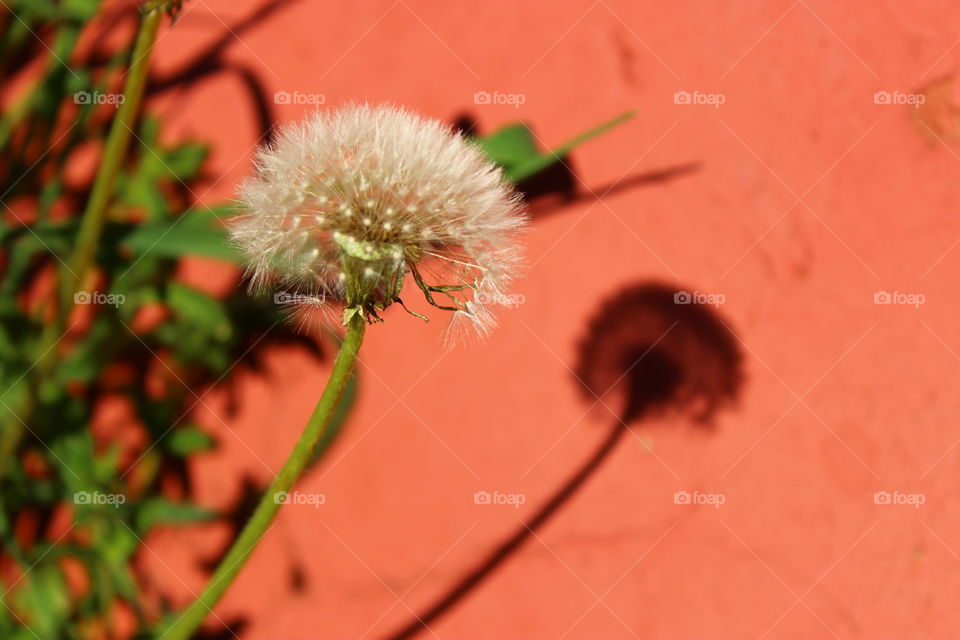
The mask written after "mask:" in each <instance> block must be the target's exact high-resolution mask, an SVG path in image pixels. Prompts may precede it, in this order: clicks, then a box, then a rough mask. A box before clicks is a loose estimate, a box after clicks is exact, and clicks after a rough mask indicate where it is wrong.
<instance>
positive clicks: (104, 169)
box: [59, 3, 164, 320]
mask: <svg viewBox="0 0 960 640" xmlns="http://www.w3.org/2000/svg"><path fill="white" fill-rule="evenodd" d="M163 9H164V4H163V3H155V4H154V5H153V6H152V7H150V8H148V9H147V10H146V14H145V15H144V17H143V21H142V22H141V23H140V31H139V33H138V34H137V42H136V44H135V45H134V47H133V54H132V57H131V59H130V68H129V69H128V70H127V77H126V80H125V81H124V83H123V97H124V100H123V104H121V105H120V107H119V109H117V117H116V118H114V120H113V123H112V124H111V125H110V133H109V134H108V135H107V142H106V145H105V146H104V148H103V158H102V159H101V161H100V166H99V168H98V169H97V175H96V177H95V178H94V180H93V188H92V189H91V191H90V199H89V200H88V201H87V208H86V209H85V210H84V212H83V218H82V219H81V221H80V231H79V233H78V236H77V244H76V246H75V247H74V249H73V254H72V255H71V256H70V260H69V261H68V263H67V264H68V268H67V273H66V274H64V278H63V286H62V287H61V298H60V311H59V316H60V318H61V320H62V319H63V318H66V316H67V315H68V312H69V310H70V309H71V308H72V307H73V296H74V294H76V293H77V291H79V288H80V285H81V283H82V281H83V277H84V276H85V275H86V272H87V271H88V270H89V269H90V265H91V264H92V262H93V257H94V254H95V252H96V249H97V243H98V242H99V241H100V233H101V231H102V230H103V224H104V222H105V221H106V217H107V206H108V205H109V204H110V199H111V198H112V197H113V191H114V186H115V184H116V181H117V173H118V172H119V171H120V165H121V163H122V162H123V159H124V156H125V155H126V153H127V148H128V147H129V146H130V137H131V135H133V127H135V126H136V119H137V112H138V111H139V110H140V102H141V100H142V99H143V90H144V87H145V86H146V83H147V72H148V70H149V67H150V53H151V51H152V50H153V44H154V42H156V39H157V30H158V29H159V28H160V19H161V18H162V17H163Z"/></svg>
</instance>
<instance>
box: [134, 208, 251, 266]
mask: <svg viewBox="0 0 960 640" xmlns="http://www.w3.org/2000/svg"><path fill="white" fill-rule="evenodd" d="M228 214H229V212H228V207H217V208H215V209H207V210H205V211H188V212H186V213H184V214H183V215H181V216H180V217H178V218H173V219H170V218H165V219H158V220H151V221H150V222H147V223H146V224H143V225H140V226H139V227H137V228H136V229H135V230H134V231H133V232H131V233H130V234H129V235H128V236H127V237H126V238H125V239H124V240H123V246H124V247H126V248H127V249H129V250H130V251H132V252H133V254H134V255H135V256H137V257H141V256H143V255H146V254H150V255H153V256H162V257H165V258H177V257H180V256H183V255H197V256H205V257H208V258H219V259H221V260H229V261H231V262H240V254H239V253H238V252H237V251H236V250H235V249H234V248H233V247H232V246H230V245H229V244H228V242H227V232H226V230H225V229H224V228H223V226H222V224H220V218H221V217H222V216H226V215H228Z"/></svg>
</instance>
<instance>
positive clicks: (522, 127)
mask: <svg viewBox="0 0 960 640" xmlns="http://www.w3.org/2000/svg"><path fill="white" fill-rule="evenodd" d="M476 143H477V144H478V145H479V146H480V148H481V149H482V150H483V152H484V153H486V154H487V157H488V158H490V160H492V161H493V162H495V163H496V164H498V165H500V166H501V167H504V168H506V169H510V168H512V167H516V166H518V165H520V164H522V163H524V162H529V161H530V160H532V159H534V158H536V157H537V156H539V155H540V152H539V151H538V150H537V143H536V141H535V140H534V138H533V132H532V131H531V130H530V127H528V126H527V125H526V124H524V123H522V122H519V123H517V124H513V125H508V126H506V127H503V128H501V129H498V130H497V131H495V132H493V133H492V134H490V135H489V136H485V137H483V138H477V139H476Z"/></svg>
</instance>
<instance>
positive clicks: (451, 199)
mask: <svg viewBox="0 0 960 640" xmlns="http://www.w3.org/2000/svg"><path fill="white" fill-rule="evenodd" d="M256 169H257V170H256V173H255V175H254V177H252V178H250V179H249V180H247V181H246V182H245V183H244V184H243V185H242V187H241V189H240V201H241V203H242V205H243V209H244V212H243V214H242V215H241V216H238V218H237V220H236V221H235V222H234V223H233V225H232V226H231V235H232V238H233V240H234V242H235V243H236V245H237V246H239V247H240V248H241V249H242V250H243V251H244V252H245V254H246V255H247V257H248V259H249V264H250V267H249V273H250V277H251V284H252V286H254V287H257V288H259V287H266V286H282V287H284V288H286V289H289V290H291V291H295V292H297V293H299V294H303V295H304V296H307V297H309V299H312V300H323V301H324V303H325V304H329V303H330V302H336V301H339V302H342V303H343V304H344V305H345V306H346V308H348V309H350V308H353V309H355V310H356V311H360V312H362V313H363V315H364V316H365V317H366V318H367V319H368V320H374V319H379V316H378V315H377V312H378V311H380V310H383V309H385V308H386V307H388V306H389V305H390V304H391V303H393V302H395V301H397V300H398V298H399V292H400V287H401V285H402V282H403V280H404V277H405V276H406V275H407V274H410V275H411V276H412V278H413V279H414V281H415V282H416V284H417V286H418V287H419V288H420V289H421V291H422V292H423V294H424V297H425V298H426V300H427V301H428V302H430V303H431V304H433V305H434V306H437V307H439V308H441V309H446V310H450V311H453V312H454V318H453V321H452V324H454V325H456V326H458V327H459V326H460V325H463V324H464V323H467V324H472V325H473V326H474V327H475V328H476V330H477V331H478V332H479V333H481V334H485V333H487V332H489V330H490V329H491V328H492V327H493V326H495V324H496V320H495V318H494V316H493V314H492V312H491V310H490V309H489V308H488V305H487V304H485V303H481V302H480V301H481V300H497V299H498V297H497V296H490V295H485V294H487V293H489V292H497V293H501V292H503V291H505V290H506V288H507V287H508V285H509V283H510V281H511V280H512V279H513V278H514V277H515V276H516V275H517V271H518V268H519V258H520V251H519V245H518V242H517V240H516V232H517V231H518V230H519V229H520V228H521V227H522V226H523V224H524V223H525V214H524V213H523V207H522V204H521V200H520V197H519V196H518V195H517V193H516V192H515V190H514V189H513V188H512V186H511V185H510V184H509V183H508V182H506V181H505V180H504V178H503V176H502V175H501V172H500V170H499V169H497V168H496V167H495V166H494V165H493V164H491V163H490V162H489V160H487V158H486V157H485V156H484V155H483V153H482V152H481V151H480V150H479V149H478V148H477V147H476V146H475V145H474V144H472V143H470V142H469V141H468V140H467V139H465V138H464V137H463V136H461V135H459V134H457V133H454V132H452V131H451V130H450V129H448V128H447V127H446V126H445V125H443V124H441V123H439V122H437V121H433V120H428V119H426V118H423V117H421V116H418V115H416V114H414V113H412V112H410V111H406V110H404V109H400V108H396V107H392V106H384V105H381V106H374V105H348V106H345V107H342V108H340V109H337V110H331V111H324V112H317V113H315V114H314V115H312V116H310V117H309V118H308V119H307V120H306V121H304V122H302V123H300V124H296V125H291V126H288V127H286V128H284V129H282V130H281V131H280V132H279V135H278V137H277V140H276V141H275V142H274V143H273V144H271V145H268V146H265V147H263V148H261V149H260V150H259V151H258V153H257V156H256ZM480 294H484V295H480Z"/></svg>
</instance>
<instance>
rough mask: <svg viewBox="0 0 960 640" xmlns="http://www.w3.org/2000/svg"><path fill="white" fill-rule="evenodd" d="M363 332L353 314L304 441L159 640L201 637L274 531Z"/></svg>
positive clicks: (318, 438) (337, 396)
mask: <svg viewBox="0 0 960 640" xmlns="http://www.w3.org/2000/svg"><path fill="white" fill-rule="evenodd" d="M364 329H365V324H364V320H363V318H362V317H361V316H360V315H359V314H358V315H354V316H353V317H352V318H351V319H350V322H349V324H348V325H347V335H346V337H345V338H344V340H343V343H342V344H341V345H340V352H339V353H338V354H337V359H336V360H335V361H334V363H333V371H332V372H331V373H330V379H329V380H328V381H327V386H326V388H324V390H323V394H322V395H321V396H320V400H319V401H318V402H317V406H316V408H315V409H314V410H313V415H311V416H310V420H309V421H308V422H307V426H306V427H305V428H304V430H303V433H302V434H301V435H300V439H299V440H297V444H296V445H294V447H293V451H291V452H290V457H288V458H287V461H286V462H285V463H284V465H283V468H282V469H281V470H280V474H279V475H278V476H277V477H276V479H275V480H274V481H273V483H271V485H270V488H269V489H267V491H266V493H264V494H263V497H262V498H261V499H260V503H259V504H258V505H257V508H256V510H255V511H254V512H253V516H252V517H251V518H250V521H249V522H247V524H246V526H245V527H244V528H243V531H241V532H240V535H239V536H238V537H237V539H236V541H235V542H234V543H233V546H232V547H230V551H228V552H227V555H226V556H225V557H224V558H223V560H221V561H220V566H218V567H217V570H216V571H214V573H213V575H212V576H211V577H210V582H209V584H207V586H206V588H205V589H204V590H203V593H201V594H200V596H199V597H198V598H197V599H196V600H195V601H194V602H193V604H191V605H190V607H189V608H188V609H187V610H186V611H185V612H184V613H183V615H182V616H180V618H179V619H177V620H176V621H175V622H174V623H173V624H172V625H171V626H170V627H169V628H167V629H166V631H165V632H163V633H161V634H160V636H159V637H160V638H161V639H162V640H187V639H188V638H190V636H191V635H193V634H194V633H195V632H196V630H197V628H198V627H199V626H200V623H201V622H203V619H204V618H205V617H206V616H207V614H208V613H210V611H211V610H212V609H213V607H214V606H215V605H216V604H217V602H218V601H219V600H220V598H221V597H222V596H223V594H224V593H226V591H227V589H228V588H229V587H230V584H231V583H232V582H233V580H234V578H236V577H237V574H239V573H240V570H241V569H242V568H243V565H244V564H245V563H246V561H247V559H248V558H249V556H250V553H251V552H252V551H253V549H254V548H255V547H256V546H257V544H258V543H259V542H260V539H261V538H263V536H264V534H265V533H266V532H267V530H268V529H269V527H270V523H271V522H272V521H273V518H274V517H275V516H276V515H277V511H278V510H279V509H280V504H281V503H280V501H278V500H277V499H276V498H277V495H278V494H280V492H288V491H290V489H291V487H293V484H294V483H295V482H296V481H297V479H298V478H299V477H300V474H301V473H303V470H304V468H305V467H306V466H307V464H308V463H309V461H310V458H311V455H312V454H313V451H314V449H315V448H316V446H317V443H319V442H320V441H321V438H323V436H324V433H325V432H326V430H327V425H329V423H330V419H331V418H332V417H333V413H334V409H336V406H337V404H338V402H339V401H340V397H341V396H342V395H343V391H344V388H345V387H346V385H347V381H348V380H349V379H350V374H351V372H352V370H353V366H354V364H355V363H356V361H357V353H358V351H359V350H360V343H361V342H362V341H363V333H364Z"/></svg>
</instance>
